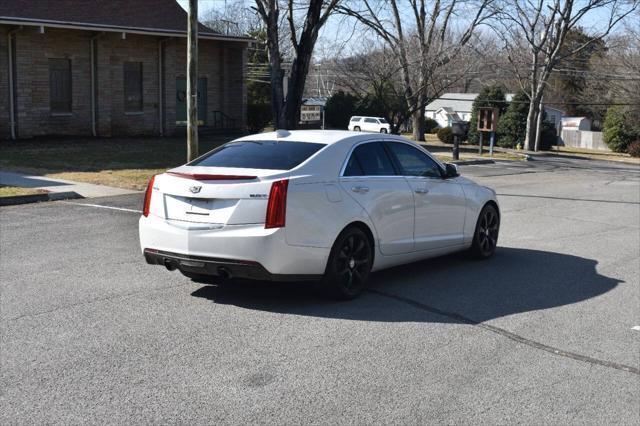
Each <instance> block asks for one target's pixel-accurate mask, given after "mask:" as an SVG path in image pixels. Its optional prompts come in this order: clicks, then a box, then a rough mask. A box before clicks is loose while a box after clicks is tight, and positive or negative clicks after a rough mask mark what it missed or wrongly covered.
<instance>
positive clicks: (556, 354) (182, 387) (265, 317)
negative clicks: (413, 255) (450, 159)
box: [0, 159, 640, 424]
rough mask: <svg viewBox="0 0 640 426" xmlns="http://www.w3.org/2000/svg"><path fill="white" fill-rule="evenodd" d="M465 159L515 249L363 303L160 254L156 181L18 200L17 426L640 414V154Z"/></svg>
mask: <svg viewBox="0 0 640 426" xmlns="http://www.w3.org/2000/svg"><path fill="white" fill-rule="evenodd" d="M462 172H463V174H465V175H467V176H470V177H473V178H476V179H477V180H478V181H479V182H481V183H483V184H487V185H490V186H492V187H494V188H495V189H496V190H497V191H498V193H499V194H500V195H499V200H500V203H501V207H502V212H503V221H502V229H501V235H500V243H499V244H500V247H499V249H498V252H497V254H496V256H495V257H494V258H493V259H491V260H489V261H486V262H474V261H470V260H467V259H466V258H464V257H463V256H459V255H453V256H447V257H442V258H438V259H433V260H429V261H424V262H420V263H416V264H412V265H409V266H404V267H399V268H394V269H392V270H388V271H383V272H380V273H378V274H375V275H374V276H373V281H372V285H371V289H370V290H369V291H368V292H367V293H366V294H365V295H364V296H363V297H361V298H360V299H358V300H355V301H352V302H333V301H328V300H325V299H323V298H321V297H319V296H318V295H317V294H316V293H314V292H313V291H311V290H310V289H309V288H307V287H306V286H304V285H296V284H286V285H285V284H267V283H257V284H244V285H237V286H220V287H218V286H203V285H201V284H196V283H193V282H191V281H189V280H188V279H186V278H184V277H182V276H181V275H179V273H177V272H173V273H171V272H168V271H166V270H165V269H163V268H160V267H153V266H149V265H146V264H145V263H144V261H143V259H142V257H141V255H140V252H139V247H138V242H137V220H138V214H137V213H136V212H135V211H130V210H138V209H139V208H140V202H141V199H140V198H141V197H140V196H138V195H133V196H130V195H129V196H121V197H113V198H105V199H97V200H95V199H94V200H90V201H89V200H79V201H73V202H53V203H44V204H39V205H24V206H15V207H4V208H1V209H0V266H1V276H0V278H1V285H2V286H1V291H2V293H1V300H0V308H1V323H0V324H1V330H0V331H1V340H0V345H1V346H0V351H1V352H0V362H1V372H0V401H1V407H0V423H2V424H41V423H58V424H78V423H83V424H84V423H120V424H125V423H163V424H164V423H200V424H202V423H208V424H214V423H233V424H246V423H270V424H310V423H322V424H336V423H340V424H343V423H358V424H374V423H377V424H380V423H395V424H424V423H448V424H460V423H464V424H475V423H485V424H505V423H528V424H541V423H548V424H567V423H569V424H614V423H617V424H638V422H640V373H639V368H640V359H639V357H640V330H635V329H633V327H637V326H640V315H639V306H640V303H639V302H640V291H639V284H640V168H638V167H637V166H632V165H616V164H613V163H605V162H596V161H586V160H580V161H577V160H571V159H549V160H545V161H532V162H526V163H515V164H513V163H505V164H495V165H479V166H468V167H463V168H462ZM74 203H78V204H79V203H84V204H98V205H102V206H111V207H115V209H109V208H102V207H93V206H86V205H84V206H83V205H78V204H74ZM119 209H120V210H119ZM127 209H130V210H127Z"/></svg>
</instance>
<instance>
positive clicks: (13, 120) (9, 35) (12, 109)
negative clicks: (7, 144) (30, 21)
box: [7, 26, 22, 140]
mask: <svg viewBox="0 0 640 426" xmlns="http://www.w3.org/2000/svg"><path fill="white" fill-rule="evenodd" d="M21 29H22V26H20V27H18V28H14V29H12V30H10V31H9V32H8V33H7V54H8V55H9V62H8V63H9V123H10V127H11V140H16V111H15V104H16V99H15V93H14V79H15V75H14V72H13V67H14V63H13V55H14V53H15V52H14V48H13V41H14V37H13V35H14V34H15V33H17V32H18V31H20V30H21Z"/></svg>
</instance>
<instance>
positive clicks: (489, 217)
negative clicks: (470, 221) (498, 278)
mask: <svg viewBox="0 0 640 426" xmlns="http://www.w3.org/2000/svg"><path fill="white" fill-rule="evenodd" d="M499 232H500V215H499V213H498V209H497V208H496V207H495V206H494V205H493V204H487V205H485V206H484V207H483V208H482V210H481V211H480V215H478V222H477V223H476V229H475V231H474V234H473V242H472V243H471V248H470V249H469V253H470V254H471V256H472V257H473V258H475V259H488V258H490V257H491V256H493V254H494V253H495V251H496V247H497V245H498V234H499Z"/></svg>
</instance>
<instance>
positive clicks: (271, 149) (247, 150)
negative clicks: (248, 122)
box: [189, 141, 326, 170]
mask: <svg viewBox="0 0 640 426" xmlns="http://www.w3.org/2000/svg"><path fill="white" fill-rule="evenodd" d="M324 146H326V145H325V144H321V143H308V142H285V141H241V142H230V143H228V144H226V145H223V146H221V147H219V148H216V149H214V150H213V151H211V152H210V153H208V154H205V155H204V156H202V157H200V158H197V159H195V160H193V161H192V162H191V163H189V166H205V167H239V168H244V169H269V170H289V169H292V168H294V167H295V166H297V165H298V164H300V163H302V162H303V161H304V160H306V159H307V158H309V157H311V156H312V155H313V154H315V153H316V152H317V151H319V150H320V149H321V148H322V147H324Z"/></svg>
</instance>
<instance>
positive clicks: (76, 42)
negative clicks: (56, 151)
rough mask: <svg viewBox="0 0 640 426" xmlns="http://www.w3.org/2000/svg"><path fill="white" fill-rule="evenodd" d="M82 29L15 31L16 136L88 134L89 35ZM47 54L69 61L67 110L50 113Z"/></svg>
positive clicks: (89, 105) (89, 92) (89, 94)
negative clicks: (42, 31)
mask: <svg viewBox="0 0 640 426" xmlns="http://www.w3.org/2000/svg"><path fill="white" fill-rule="evenodd" d="M89 34H90V33H89V32H86V31H68V30H58V29H53V28H47V29H46V30H45V33H44V34H40V33H38V30H37V28H34V27H25V28H23V29H22V30H21V31H19V32H17V33H16V88H17V90H16V92H17V104H18V108H17V109H18V111H17V112H18V133H19V137H21V138H24V137H32V136H41V135H90V134H91V98H90V96H91V90H90V87H91V79H90V67H89V64H90V60H91V56H90V53H89V49H90V38H89ZM49 58H66V59H69V60H70V61H71V80H72V83H71V93H72V101H71V113H69V114H66V113H65V114H53V113H51V110H50V103H49Z"/></svg>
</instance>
